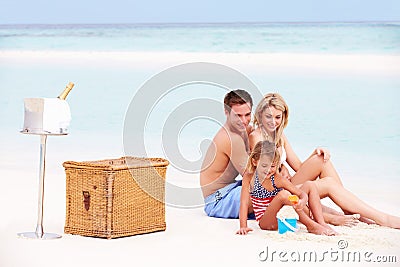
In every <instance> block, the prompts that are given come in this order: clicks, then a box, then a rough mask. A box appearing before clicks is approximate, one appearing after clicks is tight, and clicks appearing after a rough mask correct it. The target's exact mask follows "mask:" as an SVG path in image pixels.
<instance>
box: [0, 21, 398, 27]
mask: <svg viewBox="0 0 400 267" xmlns="http://www.w3.org/2000/svg"><path fill="white" fill-rule="evenodd" d="M279 23H282V24H315V23H319V24H329V23H349V24H351V23H400V20H348V21H347V20H346V21H339V20H338V21H336V20H331V21H231V22H111V23H106V22H90V23H78V22H73V23H0V26H27V25H31V26H41V25H54V26H62V25H93V26H95V25H146V26H149V25H155V26H156V25H158V26H159V25H171V26H173V25H235V24H249V25H251V24H279Z"/></svg>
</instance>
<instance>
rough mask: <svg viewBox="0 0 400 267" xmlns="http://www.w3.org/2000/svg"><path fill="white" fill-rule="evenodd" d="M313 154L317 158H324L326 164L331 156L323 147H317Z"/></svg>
mask: <svg viewBox="0 0 400 267" xmlns="http://www.w3.org/2000/svg"><path fill="white" fill-rule="evenodd" d="M315 154H317V155H318V156H322V157H324V162H327V161H328V160H329V159H330V158H331V154H330V153H329V150H328V149H326V148H323V147H317V148H316V149H315Z"/></svg>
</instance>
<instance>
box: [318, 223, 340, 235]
mask: <svg viewBox="0 0 400 267" xmlns="http://www.w3.org/2000/svg"><path fill="white" fill-rule="evenodd" d="M321 225H322V226H323V227H325V229H326V230H328V232H329V233H331V232H333V233H334V234H333V235H339V233H338V232H336V231H335V230H334V229H332V227H330V226H329V225H328V224H326V223H323V224H321Z"/></svg>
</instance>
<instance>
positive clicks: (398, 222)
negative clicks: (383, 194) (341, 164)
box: [315, 177, 400, 229]
mask: <svg viewBox="0 0 400 267" xmlns="http://www.w3.org/2000/svg"><path fill="white" fill-rule="evenodd" d="M315 184H316V185H317V188H318V193H319V195H320V198H321V199H322V198H324V197H329V198H330V199H332V200H333V202H335V203H336V205H338V206H339V207H340V208H341V209H342V210H344V211H346V212H350V213H358V214H360V215H361V217H364V218H367V219H370V220H373V221H374V222H375V223H377V224H379V225H382V226H387V227H391V228H398V229H400V217H397V216H393V215H389V214H387V213H384V212H381V211H379V210H377V209H375V208H373V207H371V206H369V205H368V204H366V203H365V202H363V201H362V200H361V199H359V198H358V197H356V196H355V195H354V194H353V193H351V192H350V191H349V190H347V189H345V188H344V187H343V185H342V184H341V183H338V182H337V180H336V179H335V178H332V177H325V178H324V179H319V180H317V181H315Z"/></svg>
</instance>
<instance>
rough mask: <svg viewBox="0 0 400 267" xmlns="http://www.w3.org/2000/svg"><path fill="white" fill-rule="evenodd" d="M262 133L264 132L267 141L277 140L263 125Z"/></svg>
mask: <svg viewBox="0 0 400 267" xmlns="http://www.w3.org/2000/svg"><path fill="white" fill-rule="evenodd" d="M261 134H262V136H263V138H264V140H267V141H270V142H274V141H275V138H274V137H272V136H270V135H269V134H268V131H266V130H264V127H261Z"/></svg>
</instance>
